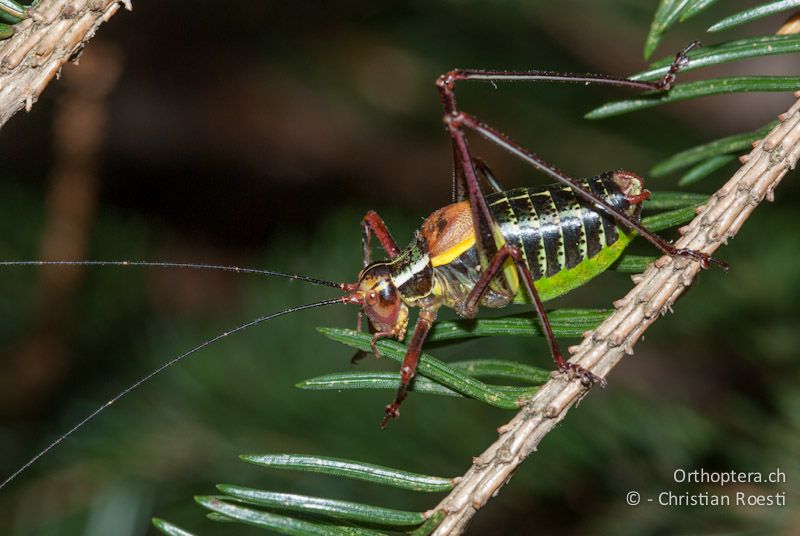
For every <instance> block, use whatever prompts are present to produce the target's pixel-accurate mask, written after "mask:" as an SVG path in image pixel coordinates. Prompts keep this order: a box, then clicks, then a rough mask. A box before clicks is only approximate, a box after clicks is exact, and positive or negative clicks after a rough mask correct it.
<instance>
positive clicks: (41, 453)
mask: <svg viewBox="0 0 800 536" xmlns="http://www.w3.org/2000/svg"><path fill="white" fill-rule="evenodd" d="M335 303H347V302H346V301H344V298H334V299H330V300H324V301H320V302H316V303H307V304H305V305H299V306H297V307H290V308H289V309H284V310H283V311H278V312H277V313H272V314H269V315H266V316H261V317H258V318H256V319H254V320H251V321H249V322H245V323H244V324H240V325H238V326H236V327H235V328H232V329H230V330H228V331H223V332H222V333H220V334H219V335H217V336H215V337H212V338H210V339H208V340H206V341H205V342H203V343H202V344H199V345H197V346H195V347H194V348H192V349H191V350H189V351H187V352H184V353H182V354H180V355H179V356H176V357H173V358H172V359H170V360H169V361H167V362H165V363H164V364H163V365H161V366H160V367H158V368H157V369H155V370H153V371H152V372H150V373H149V374H147V375H145V376H143V377H142V378H140V379H139V380H137V381H136V382H134V383H133V384H131V385H130V386H128V387H126V388H125V389H123V390H122V391H120V392H119V393H117V394H116V395H115V396H114V397H113V398H112V399H111V400H109V401H108V402H106V403H105V404H103V405H102V406H100V407H99V408H97V409H96V410H94V411H93V412H92V413H90V414H89V415H87V416H86V417H85V418H84V419H83V420H81V421H80V422H78V424H76V425H75V426H73V427H72V428H70V429H69V430H67V431H66V432H64V433H63V434H61V435H60V436H59V437H58V438H57V439H55V440H54V441H52V442H51V443H50V444H49V445H47V446H46V447H45V448H43V449H42V450H41V451H39V453H37V454H36V455H35V456H34V457H33V458H31V459H30V460H28V461H27V462H25V464H24V465H22V466H21V467H20V468H19V469H17V470H16V471H14V472H13V473H12V474H11V476H9V477H8V478H6V479H5V480H3V482H2V483H1V484H0V489H3V488H4V487H6V485H7V484H8V483H9V482H11V481H12V480H14V479H15V478H17V476H19V475H20V473H22V472H23V471H25V470H26V469H28V468H29V467H30V466H31V465H33V464H34V463H36V461H37V460H38V459H39V458H41V457H42V456H44V455H45V454H47V453H48V452H49V451H50V450H51V449H53V448H54V447H56V446H57V445H59V444H60V443H61V442H62V441H64V440H65V439H67V438H68V437H69V436H71V435H72V434H73V433H75V432H76V431H78V430H79V429H81V428H83V426H84V425H85V424H86V423H88V422H89V421H91V420H92V419H94V418H95V417H97V416H98V415H99V414H100V413H102V412H103V411H104V410H105V409H106V408H108V407H109V406H111V405H112V404H114V403H115V402H117V401H118V400H119V399H120V398H122V397H124V396H125V395H127V394H128V393H130V392H131V391H133V390H134V389H136V388H137V387H139V386H140V385H142V384H143V383H145V382H146V381H148V380H149V379H151V378H152V377H154V376H157V375H158V374H160V373H161V372H163V371H165V370H166V369H168V368H169V367H171V366H172V365H174V364H175V363H177V362H178V361H180V360H181V359H183V358H184V357H187V356H189V355H191V354H193V353H195V352H197V351H198V350H202V349H203V348H205V347H206V346H209V345H211V344H213V343H215V342H217V341H218V340H220V339H224V338H225V337H227V336H228V335H232V334H233V333H237V332H239V331H244V330H246V329H247V328H251V327H253V326H255V325H257V324H261V323H262V322H266V321H267V320H270V319H272V318H276V317H279V316H283V315H287V314H289V313H294V312H296V311H302V310H303V309H312V308H314V307H321V306H323V305H333V304H335Z"/></svg>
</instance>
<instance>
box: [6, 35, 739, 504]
mask: <svg viewBox="0 0 800 536" xmlns="http://www.w3.org/2000/svg"><path fill="white" fill-rule="evenodd" d="M695 46H698V43H692V44H691V45H689V46H688V47H686V48H685V49H684V50H682V51H681V52H679V53H678V54H677V55H676V57H675V60H674V62H673V63H672V66H671V68H670V69H669V71H668V72H667V74H666V75H665V76H664V77H663V78H662V79H661V80H659V81H657V82H640V81H634V80H630V79H627V78H615V77H610V76H603V75H592V74H586V75H576V74H564V73H554V72H547V71H525V72H515V71H470V70H454V71H451V72H449V73H447V74H445V75H443V76H441V77H440V78H439V79H438V80H437V82H436V85H437V87H438V90H439V95H440V98H441V101H442V104H443V106H444V111H445V113H444V118H443V120H444V124H445V127H446V130H447V132H448V134H449V136H450V139H451V143H452V149H453V156H454V173H453V181H454V184H453V202H452V203H451V204H449V205H447V206H445V207H443V208H440V209H439V210H436V211H435V212H434V213H433V214H431V215H430V216H429V217H428V218H427V219H426V220H425V222H424V223H423V224H422V226H421V227H420V229H419V230H418V231H417V232H416V233H415V234H414V237H413V238H412V240H411V243H410V244H409V245H408V246H407V247H406V248H405V249H401V248H400V247H398V245H397V243H396V242H395V240H394V238H392V236H391V234H390V232H389V230H388V229H387V227H386V225H385V224H384V222H383V220H382V219H381V218H380V216H378V214H377V213H375V212H373V211H370V212H368V213H367V214H366V215H365V216H364V218H363V219H362V221H361V226H362V246H363V255H364V264H363V269H362V270H361V272H360V273H359V274H358V280H357V281H356V282H355V283H335V282H331V281H325V280H321V279H316V278H312V277H307V276H300V275H293V274H287V273H282V272H275V271H270V270H258V269H249V268H239V267H235V266H217V265H207V264H189V263H174V262H144V261H141V262H140V261H137V262H128V261H69V260H65V261H2V262H0V266H43V265H61V266H67V265H72V266H75V265H81V266H108V265H115V266H142V267H158V268H192V269H203V270H221V271H229V272H240V273H257V274H261V275H266V276H274V277H281V278H287V279H293V280H298V281H304V282H308V283H313V284H317V285H324V286H330V287H334V288H338V289H340V290H342V291H344V293H345V294H344V295H343V296H341V297H339V298H334V299H328V300H323V301H319V302H316V303H310V304H306V305H300V306H297V307H292V308H289V309H286V310H283V311H279V312H277V313H273V314H270V315H266V316H262V317H259V318H256V319H254V320H251V321H249V322H247V323H245V324H241V325H239V326H236V327H234V328H232V329H230V330H228V331H225V332H223V333H220V334H219V335H217V336H215V337H212V338H211V339H208V340H206V341H204V342H203V343H201V344H199V345H197V346H195V347H194V348H191V349H190V350H188V351H186V352H184V353H182V354H180V355H178V356H176V357H174V358H172V359H170V360H169V361H167V362H165V363H164V364H163V365H161V366H160V367H158V368H157V369H156V370H154V371H152V372H150V373H149V374H147V375H146V376H144V377H143V378H141V379H140V380H138V381H137V382H135V383H133V384H132V385H130V386H129V387H127V388H126V389H124V390H123V391H121V392H120V393H118V394H117V395H116V396H114V397H113V398H112V399H111V400H109V402H107V403H106V404H104V405H103V406H100V407H99V408H97V409H96V410H95V411H93V412H92V413H90V414H89V415H88V416H86V417H85V418H84V419H82V420H81V421H80V422H78V423H77V424H76V425H75V426H73V427H72V428H70V429H69V430H67V431H66V432H65V433H64V434H62V435H61V436H60V437H58V438H57V439H56V440H54V441H52V442H51V443H50V444H49V445H48V446H47V447H45V448H44V449H43V450H42V451H40V452H39V453H37V454H36V455H35V456H34V457H33V458H31V459H30V460H29V461H28V462H26V463H25V464H24V465H22V466H21V467H20V468H19V469H18V470H16V471H15V472H14V473H13V474H11V475H10V476H9V477H7V478H6V479H5V480H4V481H3V482H2V484H0V488H2V487H4V486H5V485H7V484H8V483H9V482H10V481H11V480H13V479H14V478H15V477H16V476H17V475H19V474H20V473H21V472H22V471H24V470H25V469H27V468H28V467H30V466H31V465H32V464H33V463H34V462H36V460H38V459H39V458H40V457H41V456H43V455H44V454H46V453H47V452H48V451H49V450H50V449H52V448H54V447H55V446H56V445H58V444H60V443H61V442H62V441H64V440H65V439H66V438H67V437H69V436H70V435H71V434H73V433H74V432H75V431H77V430H78V429H80V428H81V427H83V426H84V425H85V424H86V423H88V422H89V421H91V420H92V419H93V418H94V417H95V416H97V415H98V414H99V413H101V412H102V411H104V410H105V408H107V407H108V406H110V405H111V404H113V403H115V402H116V401H118V400H119V399H120V398H122V397H124V396H125V395H127V394H128V393H130V392H131V391H132V390H134V389H136V388H137V387H138V386H140V385H141V384H142V383H144V382H146V381H147V380H149V379H150V378H152V377H153V376H155V375H157V374H159V373H161V372H162V371H164V370H165V369H167V368H169V367H171V366H172V365H174V364H175V363H177V362H179V361H180V360H182V359H183V358H185V357H187V356H189V355H191V354H193V353H194V352H196V351H198V350H200V349H202V348H205V347H206V346H209V345H211V344H213V343H214V342H216V341H218V340H220V339H222V338H224V337H227V336H228V335H231V334H233V333H237V332H239V331H242V330H245V329H247V328H250V327H252V326H255V325H257V324H261V323H263V322H266V321H267V320H270V319H272V318H275V317H278V316H282V315H286V314H290V313H293V312H296V311H300V310H304V309H310V308H314V307H321V306H324V305H333V304H351V305H356V306H358V307H359V308H360V311H359V317H358V327H359V329H361V328H362V323H363V322H362V316H363V315H365V316H366V317H367V324H368V328H369V330H370V332H371V333H372V334H373V337H372V348H373V351H374V353H375V354H376V355H377V354H378V350H377V348H376V346H375V343H376V341H377V340H378V339H380V338H383V337H391V338H395V339H398V340H402V339H403V338H404V337H405V335H406V331H407V329H408V327H409V308H412V307H417V308H419V316H418V319H417V322H416V325H415V326H414V329H413V331H412V335H411V337H410V342H409V344H408V349H407V352H406V356H405V359H404V360H403V363H402V366H401V380H400V384H399V386H398V389H397V393H396V395H395V397H394V400H393V401H392V402H391V403H390V404H388V405H387V406H386V408H385V410H384V416H383V419H382V420H381V422H380V426H381V428H385V427H386V425H387V424H388V422H389V421H390V420H391V419H395V418H397V417H398V416H399V414H400V412H399V408H400V405H401V404H402V403H403V401H404V399H405V398H406V395H407V390H408V387H409V385H410V383H411V381H412V380H413V378H414V375H415V372H416V367H417V361H418V359H419V356H420V353H421V350H422V347H423V344H424V341H425V337H426V335H427V333H428V331H429V329H430V328H431V326H432V324H433V322H434V321H435V319H436V315H437V312H438V310H439V309H440V308H441V307H450V308H452V309H454V310H455V311H456V313H458V314H459V315H461V316H463V317H473V316H474V315H475V314H477V311H478V308H479V307H480V306H484V307H504V306H506V305H508V304H509V303H512V302H523V303H524V302H530V303H533V305H534V308H535V310H536V313H537V315H538V318H539V320H540V321H541V323H542V326H543V328H544V332H545V335H546V337H547V341H548V344H549V346H550V351H551V353H552V356H553V360H554V361H555V365H556V367H557V369H558V370H559V371H561V372H563V373H565V374H567V375H569V376H570V377H572V378H576V379H578V380H579V381H581V382H582V383H583V384H584V385H586V386H587V387H589V386H591V385H592V384H594V383H600V384H604V383H605V380H604V379H603V378H599V377H597V376H595V375H594V374H593V373H591V372H590V371H588V370H586V369H584V368H582V367H579V366H577V365H575V364H572V363H569V362H568V361H566V360H565V359H564V357H563V354H562V352H561V350H560V348H559V345H558V342H557V341H556V339H555V337H554V336H553V333H552V330H551V329H550V324H549V321H548V319H547V314H546V312H545V309H544V306H543V305H542V302H543V301H546V300H549V299H551V298H554V297H556V296H559V295H562V294H564V293H566V292H569V291H570V290H572V289H574V288H576V287H578V286H580V285H583V284H584V283H586V282H587V281H589V280H590V279H591V278H593V277H594V276H596V275H597V274H599V273H600V272H602V271H603V270H605V269H606V268H608V266H609V265H611V264H612V263H613V262H614V261H615V260H616V259H617V258H618V257H619V255H620V254H621V253H622V251H623V250H624V249H625V247H626V246H627V245H628V243H629V242H630V241H631V239H632V238H633V237H634V236H635V235H636V234H639V235H641V236H642V237H643V238H645V239H646V240H647V241H649V242H651V243H652V244H653V245H654V246H655V247H657V248H658V249H659V250H661V251H662V252H663V253H665V254H667V255H672V256H678V255H680V256H687V257H690V258H692V259H694V260H696V261H697V262H699V263H700V264H701V265H702V266H703V267H704V268H707V267H708V266H709V265H710V264H712V263H713V264H716V265H718V266H720V267H722V268H727V265H726V264H725V263H724V262H721V261H718V260H716V259H714V258H712V257H710V256H709V255H708V254H706V253H703V252H700V251H693V250H688V249H677V248H675V247H674V246H673V245H672V244H670V243H669V242H667V241H665V240H664V239H662V238H660V237H658V236H657V235H655V234H653V233H651V232H650V231H648V230H647V229H645V228H644V227H643V226H642V225H641V223H640V222H639V219H640V213H641V204H642V202H643V201H645V200H646V199H647V198H648V197H649V192H648V191H647V190H646V189H645V186H644V181H643V179H642V178H641V177H640V176H639V175H637V174H635V173H632V172H629V171H615V172H607V173H603V174H601V175H598V176H595V177H591V178H589V179H583V180H577V179H574V178H572V177H570V176H569V175H567V174H566V173H565V172H563V171H561V170H560V169H558V168H557V167H555V166H553V165H551V164H549V163H547V162H546V161H544V160H542V159H541V158H539V157H538V156H536V155H534V154H533V153H531V152H530V151H528V150H526V149H525V148H523V147H521V146H520V145H518V144H516V143H515V142H513V141H512V140H511V139H510V138H508V137H507V136H505V135H503V134H501V133H500V132H499V131H497V130H496V129H494V128H493V127H491V126H489V125H487V124H485V123H483V122H481V121H480V120H479V119H477V118H476V117H474V116H472V115H469V114H467V113H465V112H463V111H461V110H460V109H459V108H458V105H457V103H456V98H455V92H454V89H455V85H456V83H457V82H458V81H461V80H480V81H488V82H500V81H529V82H533V81H549V82H567V83H579V84H598V85H609V86H619V87H628V88H633V89H640V90H650V91H668V90H669V89H670V87H671V86H672V84H673V83H674V80H675V76H676V74H677V72H678V71H679V70H680V68H681V67H682V66H683V65H685V64H686V63H687V61H688V58H687V52H688V51H689V50H691V49H692V48H694V47H695ZM468 131H473V132H475V133H477V134H479V135H480V136H482V137H484V138H486V139H487V140H489V141H490V142H492V143H494V144H496V145H498V146H499V147H501V148H502V149H505V150H506V151H508V152H510V153H512V154H513V155H515V156H517V157H519V158H520V159H522V160H523V161H525V162H526V163H528V164H529V165H531V166H533V167H534V168H536V169H538V170H539V171H542V172H543V173H545V174H546V175H548V176H549V177H551V178H552V179H555V180H556V181H557V183H555V184H552V185H549V186H543V187H531V188H517V189H513V190H508V191H506V190H503V188H502V187H501V186H500V184H499V183H498V181H497V179H496V178H495V177H494V175H493V174H492V172H491V171H490V169H489V167H488V166H487V165H486V164H485V163H484V162H483V161H482V160H480V159H478V158H476V157H474V156H473V155H472V153H471V152H470V149H469V145H468V142H467V137H466V133H467V132H468ZM480 178H482V179H484V182H486V184H487V185H488V186H489V189H490V190H491V191H490V192H489V193H488V194H487V193H485V192H484V190H483V187H482V186H481V180H480ZM373 236H374V237H376V238H377V239H378V241H379V242H380V244H381V246H382V247H383V249H384V250H385V251H386V253H387V255H388V258H387V259H385V260H381V261H377V262H372V261H371V240H372V237H373ZM359 357H363V355H358V354H357V356H356V358H359ZM354 359H355V358H354Z"/></svg>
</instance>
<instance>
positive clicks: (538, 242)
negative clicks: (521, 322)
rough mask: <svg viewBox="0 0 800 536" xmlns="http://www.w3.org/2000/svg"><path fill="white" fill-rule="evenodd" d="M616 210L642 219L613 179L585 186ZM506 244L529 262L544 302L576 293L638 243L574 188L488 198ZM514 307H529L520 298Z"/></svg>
mask: <svg viewBox="0 0 800 536" xmlns="http://www.w3.org/2000/svg"><path fill="white" fill-rule="evenodd" d="M581 182H582V183H583V184H584V185H585V186H586V187H587V188H589V189H591V190H592V191H593V192H594V193H596V194H597V195H599V196H600V197H602V198H604V199H605V200H606V201H608V202H609V203H610V204H611V205H613V206H615V207H616V208H618V209H620V210H621V211H623V212H625V213H626V214H628V215H630V216H631V217H632V218H637V219H638V212H639V208H638V206H631V205H630V204H629V203H628V201H627V199H626V198H625V196H624V195H623V194H622V193H621V192H620V191H619V188H618V186H617V185H616V184H615V183H614V182H613V181H612V180H611V175H610V174H606V175H600V176H598V177H592V178H590V179H585V180H583V181H581ZM487 200H488V202H489V206H490V209H491V211H492V212H493V214H494V217H495V219H496V221H497V223H498V225H499V226H500V231H501V233H502V235H503V237H504V238H505V240H506V242H507V243H509V244H512V245H515V246H517V247H518V248H520V250H521V251H522V252H523V254H524V256H525V262H526V263H527V265H528V268H529V269H530V271H531V275H532V276H533V279H534V282H535V284H536V289H537V290H538V291H539V296H540V297H541V299H542V300H549V299H552V298H555V297H556V296H560V295H561V294H564V293H566V292H569V291H570V290H572V289H574V288H577V287H579V286H581V285H583V284H585V283H586V282H587V281H589V280H590V279H591V278H593V277H595V276H596V275H598V274H599V273H601V272H603V271H604V270H606V269H607V268H608V267H609V266H610V265H611V264H612V263H613V262H614V261H615V260H616V259H617V258H619V256H620V255H621V254H622V251H623V250H624V249H625V247H626V246H627V245H628V243H629V242H630V240H631V239H632V238H633V234H632V233H629V232H626V231H625V230H624V229H623V228H621V227H620V226H619V225H618V224H617V223H616V222H615V221H614V220H613V219H612V218H610V217H608V216H606V215H605V214H603V213H601V212H599V211H598V210H596V209H595V208H594V207H593V206H592V205H590V204H589V203H587V202H585V201H583V200H582V199H581V198H578V197H577V196H576V195H575V193H574V192H573V190H572V188H569V187H565V186H561V185H550V186H543V187H537V188H518V189H515V190H509V191H506V192H502V193H496V194H492V195H490V196H488V199H487ZM514 301H515V302H527V301H528V297H527V296H526V295H525V293H521V292H517V293H516V296H515V299H514Z"/></svg>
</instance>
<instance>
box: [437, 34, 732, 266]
mask: <svg viewBox="0 0 800 536" xmlns="http://www.w3.org/2000/svg"><path fill="white" fill-rule="evenodd" d="M698 44H699V43H692V44H691V45H689V46H688V47H686V48H685V49H684V50H682V51H681V52H679V53H678V54H677V55H676V56H675V60H674V61H673V63H672V65H671V66H670V69H669V71H668V72H667V73H666V74H665V75H664V77H663V78H662V79H661V80H660V81H658V82H641V81H637V80H629V79H626V78H614V77H607V76H603V75H575V74H569V73H551V72H546V71H527V72H515V71H470V70H456V71H451V72H449V73H447V74H445V75H443V76H441V77H440V78H439V79H438V80H437V82H436V85H437V86H438V88H439V97H440V99H441V101H442V104H443V105H444V109H445V116H444V121H445V124H446V125H447V126H448V129H449V131H450V136H451V139H452V143H453V148H454V154H455V156H456V159H457V160H459V162H457V166H456V168H457V169H458V168H460V169H459V171H460V173H457V174H456V178H460V179H462V180H464V181H465V182H466V184H467V187H468V188H467V189H468V191H469V194H470V197H471V198H474V192H473V190H474V189H475V188H477V186H472V189H470V186H471V185H470V183H471V182H473V181H474V177H473V176H474V174H475V169H474V163H473V162H472V159H471V157H470V155H469V149H468V146H467V143H466V138H465V135H464V130H465V129H469V130H473V131H475V132H477V133H478V134H480V135H481V136H482V137H484V138H486V139H487V140H489V141H490V142H492V143H494V144H496V145H497V146H499V147H501V148H503V149H505V150H506V151H508V152H510V153H511V154H513V155H515V156H517V157H518V158H520V159H522V160H523V161H525V162H527V163H528V164H530V165H531V166H533V167H534V168H536V169H538V170H539V171H542V172H543V173H545V174H547V175H549V176H550V177H552V178H553V179H555V180H556V181H558V182H560V183H562V184H565V185H567V186H569V187H571V188H572V189H573V191H574V192H575V193H576V194H577V195H579V196H581V197H583V198H584V199H586V200H587V201H589V202H591V203H592V204H593V205H595V206H596V207H598V208H599V209H600V210H602V211H603V212H605V213H606V214H608V215H610V216H611V217H613V218H614V219H615V220H617V221H618V222H620V223H621V224H623V225H625V226H627V227H629V228H631V229H635V230H636V231H637V232H638V233H639V234H640V235H641V236H642V238H644V239H645V240H647V241H648V242H650V243H652V244H653V245H654V246H656V247H657V248H658V249H660V250H661V251H662V252H664V253H666V254H667V255H671V256H685V257H689V258H692V259H694V260H696V261H698V262H699V263H700V265H701V266H702V267H703V268H708V267H709V266H710V265H711V264H716V265H717V266H719V267H721V268H723V269H725V270H727V269H728V265H727V263H725V262H723V261H719V260H717V259H715V258H713V257H711V256H710V255H709V254H707V253H704V252H701V251H695V250H692V249H686V248H676V247H675V246H673V245H672V244H671V243H670V242H668V241H666V240H664V239H663V238H661V237H660V236H658V235H656V234H655V233H652V232H650V231H648V230H647V229H646V228H645V227H644V226H642V224H641V223H639V222H638V221H635V220H633V219H631V218H630V217H629V216H627V215H626V214H624V213H623V212H621V211H620V210H619V209H617V208H615V207H614V206H612V205H610V204H609V203H608V202H607V201H606V200H604V199H602V198H600V197H599V196H597V195H596V194H594V193H593V192H591V191H590V190H586V189H585V188H583V187H581V185H580V184H578V182H577V181H576V180H575V179H574V178H573V177H571V176H569V175H567V174H566V173H565V172H564V171H562V170H560V169H558V168H557V167H556V166H554V165H552V164H550V163H548V162H546V161H545V160H543V159H542V158H540V157H538V156H537V155H535V154H533V153H532V152H530V151H528V150H527V149H525V148H524V147H522V146H520V145H518V144H517V143H515V142H513V141H512V140H511V139H510V138H509V137H508V136H506V135H505V134H502V133H501V132H499V131H498V130H497V129H495V128H493V127H491V126H489V125H487V124H486V123H483V122H481V121H480V120H478V119H477V118H476V117H474V116H472V115H469V114H467V113H464V112H461V111H459V110H458V105H457V103H456V97H455V84H456V82H457V81H459V80H483V81H489V82H500V81H528V82H537V81H548V82H570V83H585V84H599V85H611V86H621V87H630V88H638V89H650V90H667V89H669V88H670V87H671V86H672V84H673V83H674V81H675V75H676V74H677V72H678V71H679V70H680V68H681V67H683V66H684V65H686V63H687V62H688V56H687V55H686V54H687V53H688V52H689V50H691V49H692V48H694V47H695V46H698ZM478 209H483V207H478ZM479 217H480V215H479V214H477V213H474V214H473V219H474V220H475V221H478V223H479V224H480V223H481V222H480V221H479ZM486 219H487V220H488V219H489V217H488V215H487V216H486ZM484 232H485V231H484ZM487 238H488V237H487Z"/></svg>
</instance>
